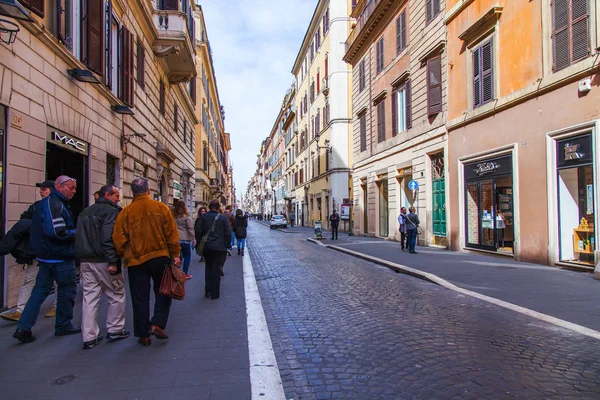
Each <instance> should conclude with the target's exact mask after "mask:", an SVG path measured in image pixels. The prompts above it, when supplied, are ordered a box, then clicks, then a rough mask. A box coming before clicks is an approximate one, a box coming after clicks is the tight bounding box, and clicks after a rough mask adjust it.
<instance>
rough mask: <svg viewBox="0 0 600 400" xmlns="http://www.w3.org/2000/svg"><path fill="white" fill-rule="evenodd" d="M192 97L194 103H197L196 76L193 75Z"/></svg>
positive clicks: (191, 83) (191, 82)
mask: <svg viewBox="0 0 600 400" xmlns="http://www.w3.org/2000/svg"><path fill="white" fill-rule="evenodd" d="M190 97H191V99H192V103H194V105H196V77H195V76H194V77H192V80H191V81H190Z"/></svg>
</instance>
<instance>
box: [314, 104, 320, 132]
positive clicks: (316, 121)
mask: <svg viewBox="0 0 600 400" xmlns="http://www.w3.org/2000/svg"><path fill="white" fill-rule="evenodd" d="M319 133H321V109H320V108H317V116H316V118H315V134H316V135H318V134H319Z"/></svg>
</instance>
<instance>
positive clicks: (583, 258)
mask: <svg viewBox="0 0 600 400" xmlns="http://www.w3.org/2000/svg"><path fill="white" fill-rule="evenodd" d="M552 141H553V142H554V147H555V154H556V158H555V160H556V165H555V166H556V169H555V179H556V191H555V193H556V196H557V199H556V206H557V217H558V261H560V262H563V263H571V264H576V265H580V266H583V267H590V268H591V267H593V266H594V252H595V249H596V238H597V235H596V233H597V232H596V221H595V219H596V209H595V208H596V201H595V199H596V193H595V192H596V185H595V183H594V182H595V176H594V175H595V171H594V159H595V158H594V143H593V134H592V133H591V132H588V133H584V134H579V135H576V136H569V137H559V138H554V139H553V140H552Z"/></svg>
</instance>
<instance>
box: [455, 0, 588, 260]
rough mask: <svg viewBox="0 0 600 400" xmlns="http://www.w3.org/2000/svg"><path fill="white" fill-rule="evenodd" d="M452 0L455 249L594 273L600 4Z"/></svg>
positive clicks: (536, 0)
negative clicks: (599, 16)
mask: <svg viewBox="0 0 600 400" xmlns="http://www.w3.org/2000/svg"><path fill="white" fill-rule="evenodd" d="M446 3H447V5H446V8H447V12H446V15H445V17H444V18H445V23H446V24H447V27H448V44H447V48H448V65H449V69H448V87H449V92H448V97H449V100H448V104H449V108H448V135H449V143H448V152H449V160H450V161H449V177H448V186H449V196H450V201H449V204H450V214H449V215H450V216H451V217H450V218H449V221H448V223H449V239H450V248H451V249H453V250H462V249H470V250H473V249H474V250H479V251H488V252H494V253H497V254H501V255H505V256H508V257H514V258H515V259H517V260H521V261H530V262H536V263H542V264H550V265H560V266H566V267H570V268H581V269H588V270H591V269H593V268H594V267H595V266H598V263H599V260H600V257H599V253H598V250H597V245H596V244H595V240H596V239H597V237H598V236H597V234H598V223H599V222H600V219H599V217H598V212H597V210H596V208H597V205H598V204H599V201H598V187H599V186H598V185H599V184H600V181H599V176H600V161H599V158H598V155H597V154H596V153H597V151H598V148H600V147H599V146H600V134H599V132H598V121H599V113H600V108H599V107H598V104H600V103H599V101H598V100H599V97H600V89H599V88H598V82H599V81H600V76H599V74H598V69H599V67H598V48H599V47H600V29H599V26H598V23H599V21H598V15H599V12H600V10H599V9H598V2H597V1H590V0H578V1H574V0H573V1H550V0H534V1H505V0H499V1H498V0H494V1H491V0H478V1H473V2H464V1H459V0H447V1H446Z"/></svg>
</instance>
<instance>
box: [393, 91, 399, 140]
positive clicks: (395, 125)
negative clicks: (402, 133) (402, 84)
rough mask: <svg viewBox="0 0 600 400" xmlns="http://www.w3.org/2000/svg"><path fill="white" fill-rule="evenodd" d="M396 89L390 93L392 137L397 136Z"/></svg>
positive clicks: (397, 93) (397, 92)
mask: <svg viewBox="0 0 600 400" xmlns="http://www.w3.org/2000/svg"><path fill="white" fill-rule="evenodd" d="M399 94H400V91H399V90H398V89H396V90H394V91H393V92H392V136H396V135H397V134H398V95H399Z"/></svg>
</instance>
